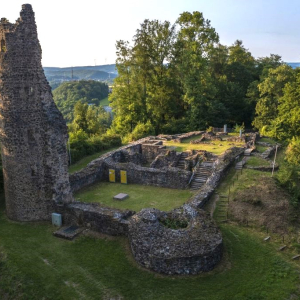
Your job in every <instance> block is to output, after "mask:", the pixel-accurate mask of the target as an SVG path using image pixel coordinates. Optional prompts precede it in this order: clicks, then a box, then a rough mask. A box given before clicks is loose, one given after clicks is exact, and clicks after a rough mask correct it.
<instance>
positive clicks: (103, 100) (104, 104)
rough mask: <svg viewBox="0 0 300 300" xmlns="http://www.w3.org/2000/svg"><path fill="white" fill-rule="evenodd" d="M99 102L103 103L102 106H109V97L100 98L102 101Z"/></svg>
mask: <svg viewBox="0 0 300 300" xmlns="http://www.w3.org/2000/svg"><path fill="white" fill-rule="evenodd" d="M99 104H100V105H102V106H109V101H108V97H106V98H104V99H102V100H100V103H99Z"/></svg>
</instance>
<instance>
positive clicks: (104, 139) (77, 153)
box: [68, 101, 121, 163]
mask: <svg viewBox="0 0 300 300" xmlns="http://www.w3.org/2000/svg"><path fill="white" fill-rule="evenodd" d="M110 124H111V115H110V113H109V112H106V111H105V110H104V109H103V107H102V106H96V105H88V104H87V103H82V102H81V101H78V102H77V103H76V104H75V107H74V119H73V121H72V123H70V124H69V125H68V127H69V145H70V152H71V153H70V154H71V163H74V162H76V161H78V160H80V159H82V158H83V157H84V156H86V155H91V154H93V153H96V152H100V151H103V150H105V149H108V148H111V147H115V146H120V145H121V139H120V137H119V136H118V135H116V134H107V133H106V131H107V129H108V128H109V126H110Z"/></svg>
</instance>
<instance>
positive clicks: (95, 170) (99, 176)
mask: <svg viewBox="0 0 300 300" xmlns="http://www.w3.org/2000/svg"><path fill="white" fill-rule="evenodd" d="M151 138H152V137H148V138H144V139H141V140H139V141H137V142H135V143H132V144H130V145H127V146H124V147H121V148H119V149H117V150H114V151H111V152H109V153H106V154H104V155H102V156H101V157H99V158H97V159H95V160H93V161H92V162H90V163H89V164H88V165H87V166H86V167H85V168H83V169H81V170H80V171H78V172H75V173H73V174H70V176H69V178H70V185H71V190H72V192H73V193H74V192H76V191H79V190H80V189H82V188H84V187H86V186H89V185H91V184H93V183H95V182H99V181H108V173H107V172H105V171H106V170H107V163H109V162H110V161H117V162H125V161H126V153H127V154H128V155H129V159H132V160H134V159H136V160H142V158H140V157H136V158H134V156H135V155H136V156H139V154H140V153H141V151H142V150H141V144H142V143H146V142H148V141H149V140H151Z"/></svg>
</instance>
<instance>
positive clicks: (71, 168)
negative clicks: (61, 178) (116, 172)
mask: <svg viewBox="0 0 300 300" xmlns="http://www.w3.org/2000/svg"><path fill="white" fill-rule="evenodd" d="M118 148H119V147H115V148H110V149H106V150H103V151H101V152H97V153H94V154H92V155H88V156H86V157H84V158H83V159H81V160H79V161H78V162H76V163H75V164H72V165H71V166H69V173H70V174H72V173H75V172H77V171H80V170H81V169H82V168H84V167H86V166H87V164H89V163H90V162H91V161H93V160H94V159H96V158H98V157H100V156H101V155H103V154H105V153H107V152H110V151H113V150H116V149H118Z"/></svg>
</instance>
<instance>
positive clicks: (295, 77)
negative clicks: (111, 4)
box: [253, 65, 300, 205]
mask: <svg viewBox="0 0 300 300" xmlns="http://www.w3.org/2000/svg"><path fill="white" fill-rule="evenodd" d="M257 97H258V100H257V105H256V117H255V119H254V121H253V125H254V126H255V127H256V128H257V129H259V131H260V132H261V134H263V135H266V136H269V137H273V138H275V139H277V140H279V141H280V142H281V143H283V144H284V145H286V146H287V151H286V157H285V161H284V162H283V163H282V165H281V167H280V170H279V172H278V176H277V178H278V180H279V183H280V184H281V185H282V186H284V187H285V188H287V189H288V190H289V192H290V193H291V195H292V203H293V204H294V205H299V203H300V69H299V68H297V69H292V68H291V67H289V66H287V65H281V66H279V67H277V68H276V69H272V70H269V72H268V74H267V75H266V76H265V77H264V78H263V80H262V81H261V82H260V83H259V84H258V85H257Z"/></svg>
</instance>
